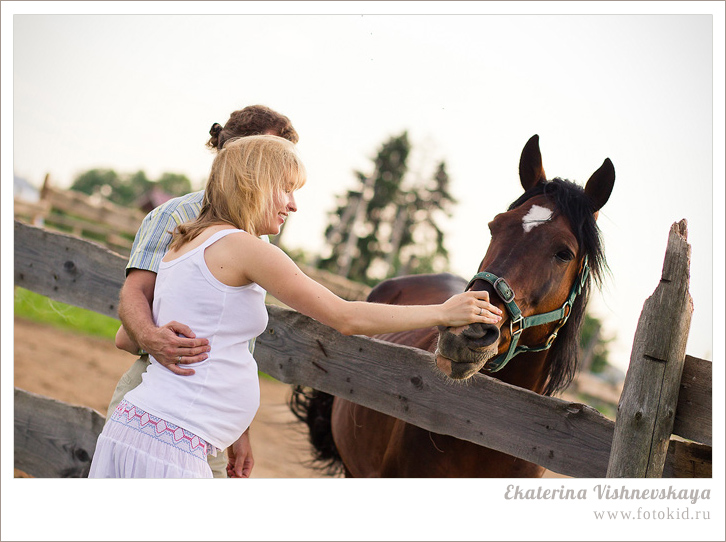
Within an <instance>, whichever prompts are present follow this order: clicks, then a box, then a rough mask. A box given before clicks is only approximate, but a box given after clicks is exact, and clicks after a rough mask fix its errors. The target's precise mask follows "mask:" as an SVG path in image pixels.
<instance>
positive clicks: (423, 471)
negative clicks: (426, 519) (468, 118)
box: [298, 136, 615, 477]
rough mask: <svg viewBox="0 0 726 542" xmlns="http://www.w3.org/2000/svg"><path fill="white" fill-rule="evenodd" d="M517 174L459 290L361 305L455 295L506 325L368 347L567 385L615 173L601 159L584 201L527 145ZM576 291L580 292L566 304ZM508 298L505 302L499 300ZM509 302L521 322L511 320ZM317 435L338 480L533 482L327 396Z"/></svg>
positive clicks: (394, 294)
mask: <svg viewBox="0 0 726 542" xmlns="http://www.w3.org/2000/svg"><path fill="white" fill-rule="evenodd" d="M519 171H520V182H521V184H522V187H523V188H524V190H525V192H524V194H523V195H522V196H521V197H520V198H519V199H518V200H517V201H515V202H514V203H513V204H512V205H511V206H510V208H509V210H507V211H506V212H504V213H501V214H499V215H497V216H496V217H495V218H494V219H493V220H492V221H491V222H490V224H489V229H490V231H491V235H492V239H491V242H490V245H489V247H488V249H487V252H486V254H485V255H484V258H483V260H482V262H481V264H480V266H479V272H478V273H477V275H476V276H475V278H474V279H473V280H472V281H471V282H470V283H469V284H468V285H467V283H466V280H465V279H462V278H460V277H456V276H454V275H451V274H432V275H418V276H408V277H398V278H395V279H389V280H386V281H383V282H382V283H381V284H379V285H378V286H376V288H374V289H373V290H372V291H371V294H370V295H369V297H368V300H369V301H373V302H378V303H391V304H401V305H416V304H432V303H442V302H443V301H445V300H446V299H448V298H449V297H451V296H452V295H454V294H456V293H460V292H462V291H463V290H464V289H465V288H469V289H475V290H486V291H487V292H488V293H489V297H490V300H491V302H492V303H493V304H496V305H497V306H499V307H500V308H501V309H502V310H503V311H504V313H505V314H509V318H503V319H502V321H501V322H500V323H499V324H497V325H494V324H471V325H469V326H462V327H459V328H441V329H437V328H428V329H419V330H414V331H410V332H402V333H391V334H385V335H381V336H378V337H377V338H379V339H383V340H387V341H390V342H394V343H397V344H405V345H408V346H414V347H418V348H422V349H424V350H428V351H429V352H432V353H434V354H435V359H436V367H435V368H434V370H436V369H438V370H439V371H441V372H443V373H444V374H445V375H446V376H447V377H449V378H451V379H454V380H465V379H467V378H470V377H472V376H473V375H475V374H476V373H479V372H481V373H484V374H487V375H489V376H494V377H495V378H498V379H501V380H502V381H504V382H507V383H509V384H513V385H516V386H519V387H522V388H525V389H529V390H532V391H534V392H536V393H539V394H545V395H552V394H553V393H555V392H557V391H559V390H561V389H563V388H564V387H565V386H567V385H568V384H569V382H570V381H571V379H572V377H573V376H574V374H575V370H576V365H577V358H578V351H577V348H578V347H577V340H578V338H579V327H580V323H581V319H582V316H583V314H584V308H585V304H586V302H587V297H588V293H589V285H590V279H591V278H592V277H593V276H594V278H595V280H598V281H599V280H600V274H601V270H602V269H603V267H604V266H605V262H604V255H603V253H602V249H601V246H600V241H599V232H598V230H597V226H596V225H595V219H596V217H597V212H598V211H599V209H600V208H601V207H602V206H603V205H604V204H605V202H606V201H607V199H608V198H609V196H610V192H611V190H612V187H613V182H614V178H615V173H614V169H613V168H612V164H611V163H610V161H609V160H605V162H604V163H603V165H602V166H601V168H600V169H599V170H598V171H596V172H595V173H594V174H593V176H592V177H591V178H590V180H589V181H588V183H587V185H586V186H585V189H584V190H583V189H582V188H581V187H578V186H576V185H574V183H570V182H569V181H563V180H562V179H554V180H553V181H547V180H546V178H545V175H544V170H543V168H542V159H541V155H540V152H539V143H538V138H537V136H534V137H533V138H531V139H530V141H529V142H528V143H527V145H525V148H524V150H523V151H522V157H521V159H520V165H519ZM590 268H591V269H592V273H591V275H588V270H589V269H590ZM482 277H483V278H482ZM490 277H491V278H490ZM494 279H497V280H494ZM502 280H503V281H504V284H505V285H506V287H505V288H502V286H501V284H500V282H501V281H502ZM578 283H579V284H580V286H581V289H582V293H581V295H579V296H577V297H575V296H573V295H572V292H576V293H577V292H579V290H578V289H577V288H576V286H577V284H578ZM509 290H511V291H513V299H514V301H512V299H507V298H506V296H505V295H504V294H503V293H502V292H505V293H507V292H509ZM507 295H508V294H507ZM573 298H574V301H573ZM508 301H509V303H508ZM512 303H514V305H516V307H517V308H518V309H519V310H520V311H521V315H522V316H523V317H526V318H524V319H523V320H521V321H519V320H518V317H517V316H516V314H515V313H513V312H512V311H513V309H512V306H511V305H512ZM558 310H559V311H560V312H561V313H563V314H565V316H564V317H563V318H562V319H559V320H553V321H549V320H547V321H545V323H540V322H539V321H536V323H534V324H532V325H529V324H527V322H528V320H529V322H532V320H531V319H530V318H531V316H533V315H542V314H545V313H550V312H551V311H554V312H557V311H558ZM515 321H516V322H515ZM517 322H519V323H518V324H517ZM517 325H519V326H522V327H521V328H518V327H517ZM514 336H516V337H517V340H514V341H513V338H514ZM516 344H520V345H526V346H523V347H518V348H519V349H520V350H523V352H522V353H518V354H517V355H516V357H514V358H511V359H510V355H511V352H510V346H512V348H514V345H516ZM550 347H551V348H550ZM517 352H519V350H518V351H517ZM505 356H506V359H504V361H503V362H499V361H500V360H502V359H503V358H504V357H505ZM492 362H494V365H492ZM490 369H491V370H490ZM494 371H495V372H494ZM298 417H299V418H302V417H303V416H301V415H300V413H298ZM329 431H330V433H331V436H332V440H333V442H334V447H335V450H336V453H337V454H338V455H337V457H336V459H340V460H341V462H342V465H343V467H344V469H345V474H346V475H347V476H354V477H377V476H380V477H396V476H398V477H538V476H541V475H542V473H543V472H544V468H542V467H540V466H538V465H535V464H533V463H530V462H527V461H524V460H521V459H517V458H515V457H512V456H509V455H507V454H504V453H501V452H498V451H495V450H491V449H488V448H484V447H482V446H479V445H476V444H474V443H471V442H468V441H463V440H459V439H456V438H454V437H450V436H447V435H440V434H434V433H431V432H430V431H427V430H424V429H421V428H419V427H416V426H414V425H411V424H408V423H406V422H404V421H402V420H399V419H396V418H393V417H390V416H387V415H385V414H381V413H379V412H376V411H374V410H371V409H368V408H365V407H362V406H360V405H356V404H355V403H351V402H349V401H346V400H344V399H341V398H338V397H336V398H334V399H333V401H332V405H331V410H330V427H329Z"/></svg>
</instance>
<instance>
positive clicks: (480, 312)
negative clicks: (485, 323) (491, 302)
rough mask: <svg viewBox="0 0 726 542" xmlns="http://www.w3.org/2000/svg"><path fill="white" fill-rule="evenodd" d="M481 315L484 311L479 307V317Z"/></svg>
mask: <svg viewBox="0 0 726 542" xmlns="http://www.w3.org/2000/svg"><path fill="white" fill-rule="evenodd" d="M482 314H484V309H482V308H481V307H479V316H481V315H482Z"/></svg>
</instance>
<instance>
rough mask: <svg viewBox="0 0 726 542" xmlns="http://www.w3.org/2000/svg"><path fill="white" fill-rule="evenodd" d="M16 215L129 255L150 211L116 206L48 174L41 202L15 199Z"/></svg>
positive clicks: (24, 219) (21, 218) (38, 224)
mask: <svg viewBox="0 0 726 542" xmlns="http://www.w3.org/2000/svg"><path fill="white" fill-rule="evenodd" d="M14 203H15V205H14V206H15V209H14V213H15V218H16V219H20V220H22V221H25V222H29V223H30V224H34V225H36V226H40V225H42V226H44V227H45V228H48V229H52V230H57V231H66V232H68V231H70V232H71V233H73V235H77V236H79V237H88V238H90V239H94V240H96V241H97V242H99V243H101V244H103V245H104V246H106V247H107V248H110V249H112V250H115V251H118V252H120V253H122V254H124V255H128V254H129V253H130V251H131V244H132V242H133V239H134V235H135V234H136V231H137V230H138V229H139V226H140V225H141V221H142V220H143V219H144V216H145V215H146V213H144V212H143V211H141V210H140V209H132V208H128V207H123V206H120V205H116V204H114V203H112V202H110V201H108V200H106V199H104V198H100V197H94V196H88V195H86V194H83V193H81V192H77V191H75V190H63V189H59V188H56V187H54V186H52V185H51V183H50V177H49V176H48V175H46V177H45V181H44V182H43V188H42V189H41V192H40V201H38V202H34V203H31V202H27V201H23V200H18V199H16V200H15V202H14Z"/></svg>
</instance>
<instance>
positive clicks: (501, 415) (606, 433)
mask: <svg viewBox="0 0 726 542" xmlns="http://www.w3.org/2000/svg"><path fill="white" fill-rule="evenodd" d="M268 311H269V313H270V324H269V326H268V328H267V330H266V331H265V332H264V333H263V334H262V335H261V336H260V337H259V339H258V341H257V347H256V350H255V358H256V359H257V361H258V364H259V366H260V368H261V370H263V371H264V372H266V373H267V374H270V375H272V376H274V377H275V378H277V379H279V380H281V381H283V382H286V383H289V384H302V385H306V386H310V387H313V388H315V389H319V390H321V391H325V392H327V393H331V394H333V395H337V396H339V397H343V398H346V399H349V400H351V401H354V402H356V403H359V404H362V405H364V406H366V407H370V408H373V409H375V410H378V411H381V412H386V413H388V414H391V415H393V416H395V417H397V418H400V419H403V420H406V421H408V422H411V423H414V424H415V425H418V426H420V427H423V428H425V429H429V430H431V431H434V432H436V433H444V434H449V435H453V436H455V437H458V438H462V439H465V440H469V441H472V442H475V443H477V444H480V445H486V446H488V447H491V448H494V449H497V450H501V451H503V452H506V453H510V454H512V455H515V456H517V457H520V458H523V459H527V460H529V461H533V462H535V463H538V464H540V465H543V466H545V467H547V468H548V469H550V470H553V471H555V472H559V473H562V474H567V475H569V476H577V477H588V476H589V477H603V476H604V475H605V471H606V468H607V461H608V455H609V452H610V443H611V441H612V431H613V422H612V421H610V420H608V419H606V418H605V417H603V416H602V415H600V414H599V413H598V412H597V411H596V410H594V409H592V408H590V407H588V406H586V405H581V404H577V403H570V402H567V401H563V400H561V399H556V398H547V397H542V396H540V395H537V394H535V393H532V392H530V391H527V390H523V389H521V388H517V387H514V386H510V385H508V384H504V383H502V382H500V381H498V380H495V379H493V378H488V377H486V376H483V375H477V377H475V378H473V379H471V380H470V381H467V382H465V383H455V382H452V381H447V380H445V379H444V377H443V376H441V375H440V373H438V372H436V371H435V370H434V358H433V355H432V354H430V353H428V352H424V351H422V350H418V349H414V348H409V347H404V346H400V345H392V344H389V343H385V342H382V341H377V340H373V339H368V338H365V337H344V336H342V335H340V334H339V333H337V332H336V331H335V330H333V329H330V328H327V327H325V326H323V325H321V324H319V323H318V322H316V321H314V320H312V319H310V318H307V317H306V316H304V315H301V314H299V313H295V312H293V311H289V310H286V309H282V308H279V307H268Z"/></svg>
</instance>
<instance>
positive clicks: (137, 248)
mask: <svg viewBox="0 0 726 542" xmlns="http://www.w3.org/2000/svg"><path fill="white" fill-rule="evenodd" d="M203 200H204V190H200V191H199V192H192V193H191V194H187V195H186V196H180V197H178V198H174V199H170V200H169V201H167V202H166V203H163V204H161V205H159V206H158V207H157V208H156V209H154V210H153V211H151V212H150V213H149V214H148V215H146V217H145V218H144V220H143V222H142V223H141V226H140V227H139V231H138V232H137V233H136V238H135V239H134V244H133V246H132V247H131V256H130V258H129V263H128V264H127V265H126V274H127V275H128V274H129V271H131V269H144V270H146V271H153V272H154V273H158V272H159V263H160V262H161V259H162V258H163V257H164V254H166V251H167V250H168V249H169V244H170V243H171V238H172V234H173V232H174V229H176V227H177V226H178V225H179V224H183V223H184V222H188V221H189V220H194V219H195V218H197V216H199V213H200V211H201V210H202V202H203Z"/></svg>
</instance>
